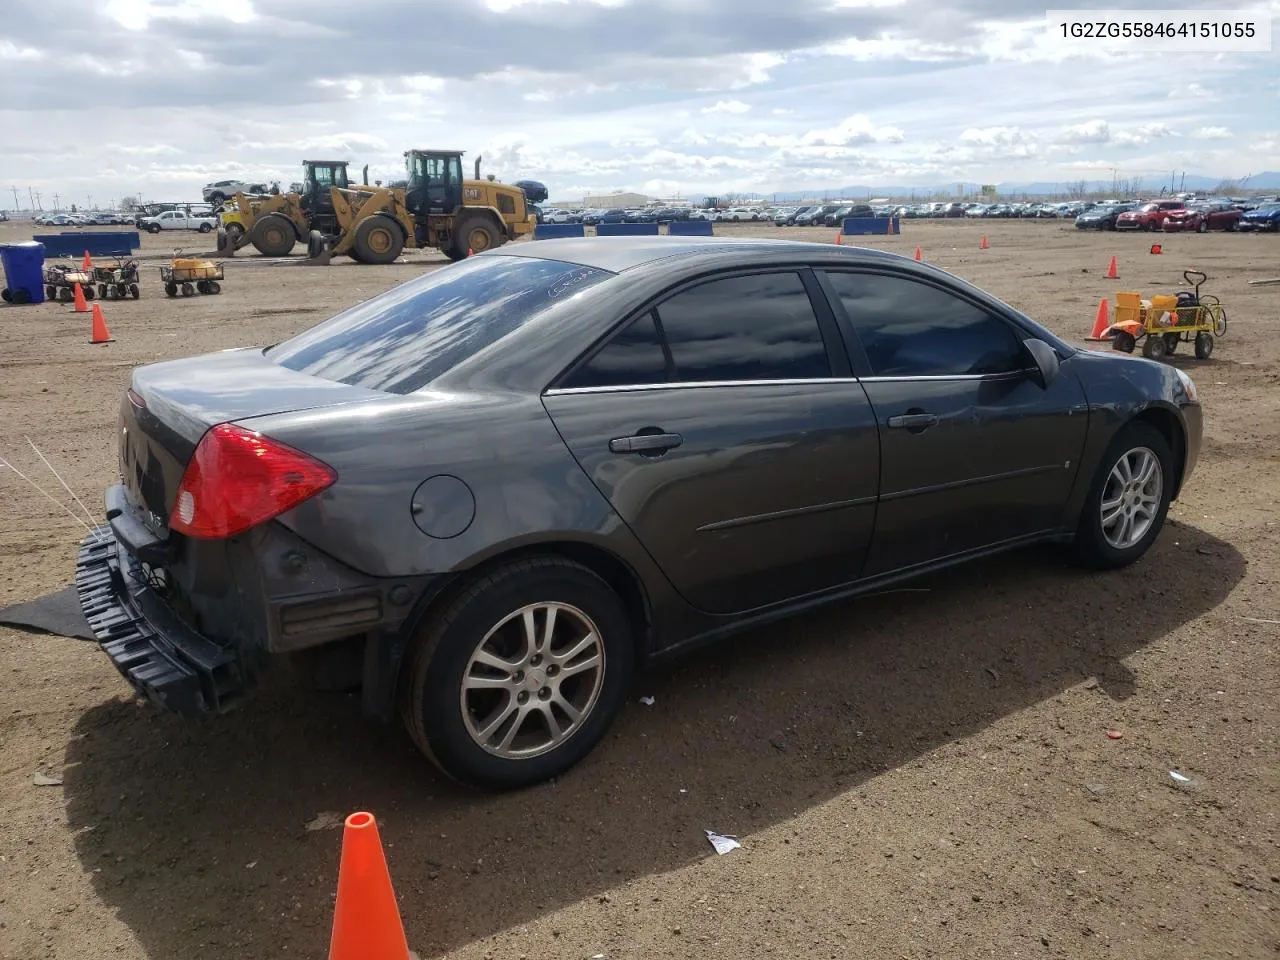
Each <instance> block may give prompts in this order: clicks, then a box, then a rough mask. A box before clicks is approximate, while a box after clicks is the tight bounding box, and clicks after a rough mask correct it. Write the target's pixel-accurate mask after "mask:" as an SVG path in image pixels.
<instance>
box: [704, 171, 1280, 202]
mask: <svg viewBox="0 0 1280 960" xmlns="http://www.w3.org/2000/svg"><path fill="white" fill-rule="evenodd" d="M1125 179H1126V177H1120V180H1121V181H1122V182H1123V181H1124V180H1125ZM1127 179H1128V180H1129V182H1130V183H1132V182H1133V181H1134V180H1135V179H1140V180H1141V185H1142V187H1141V190H1139V191H1134V192H1138V193H1143V194H1147V193H1158V192H1159V191H1160V188H1161V187H1162V186H1163V187H1168V185H1169V181H1168V180H1161V179H1159V178H1157V177H1141V178H1135V177H1133V176H1129V177H1127ZM1242 180H1243V178H1239V179H1235V180H1232V179H1231V178H1228V177H1204V176H1199V175H1193V174H1187V176H1186V177H1185V178H1183V177H1182V175H1181V174H1179V175H1178V182H1177V183H1176V184H1175V189H1174V192H1175V193H1180V192H1182V191H1184V190H1196V191H1203V190H1212V189H1214V188H1215V187H1217V186H1218V184H1220V183H1222V182H1223V181H1229V182H1232V183H1236V184H1239V189H1240V190H1241V191H1245V192H1250V193H1252V192H1257V191H1259V190H1266V191H1273V190H1280V172H1275V171H1266V172H1264V173H1257V174H1254V175H1253V176H1251V177H1249V179H1248V181H1247V182H1241V181H1242ZM1074 182H1075V181H1057V182H1051V181H1043V180H1041V181H1033V182H1030V183H998V184H996V192H997V193H998V194H999V195H1001V196H1021V195H1023V194H1026V195H1027V196H1032V197H1034V196H1052V195H1058V194H1065V193H1066V192H1067V184H1068V183H1074ZM1111 188H1112V181H1111V180H1110V178H1108V179H1106V180H1090V181H1086V182H1085V192H1087V193H1109V192H1110V191H1111ZM981 189H982V186H981V184H977V183H962V182H952V183H946V184H935V185H932V186H914V187H912V186H904V185H902V184H880V185H878V186H867V185H865V184H859V185H855V186H845V187H831V188H830V189H826V190H779V191H778V192H777V193H759V194H735V196H736V197H737V198H739V199H748V200H749V199H757V200H778V201H786V200H804V199H806V198H815V197H839V198H848V199H858V198H870V197H894V198H901V197H910V196H912V195H915V196H918V197H929V196H934V195H939V196H956V195H958V194H965V195H972V194H976V193H978V192H979V191H980V190H981ZM691 199H694V200H702V199H705V198H703V197H694V198H691Z"/></svg>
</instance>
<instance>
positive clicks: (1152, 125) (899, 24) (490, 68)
mask: <svg viewBox="0 0 1280 960" xmlns="http://www.w3.org/2000/svg"><path fill="white" fill-rule="evenodd" d="M1166 2H1168V0H1166ZM1099 5H1100V4H1083V6H1085V7H1095V6H1099ZM1122 5H1124V6H1131V5H1134V4H1131V3H1129V2H1125V3H1123V4H1122ZM3 6H4V14H5V15H4V24H5V30H4V32H0V125H2V126H0V129H2V130H3V131H4V133H3V139H0V143H2V144H3V148H2V149H0V161H2V162H3V165H2V166H0V208H3V207H11V206H13V193H12V192H11V191H12V188H15V187H16V188H18V191H19V197H20V200H21V203H22V205H23V206H27V205H28V199H27V196H28V190H35V191H39V192H40V193H41V195H42V200H43V206H45V207H46V208H48V207H51V206H52V197H53V195H54V194H55V193H56V194H57V195H58V196H59V198H60V199H61V201H62V205H63V206H67V205H68V204H69V203H70V202H76V203H78V204H80V205H86V204H87V202H88V201H89V199H90V198H92V200H93V202H94V203H95V204H96V205H102V204H103V202H104V201H107V202H109V201H114V200H115V199H116V198H118V197H119V196H121V195H125V194H131V193H141V194H142V195H143V196H144V198H147V199H180V198H184V197H191V198H198V195H199V188H200V187H201V185H203V184H204V183H207V182H209V181H212V180H218V179H227V178H232V177H241V176H243V177H245V178H246V179H254V180H270V179H278V180H280V181H281V182H282V186H285V187H287V185H288V183H289V182H290V181H292V180H296V179H298V178H299V177H298V173H297V168H298V164H299V162H300V161H301V160H302V159H303V158H304V157H305V158H326V159H327V158H335V159H350V160H352V161H354V162H355V163H356V164H357V166H359V165H363V164H365V163H368V164H370V165H371V172H372V175H375V176H379V177H383V178H393V177H396V176H398V175H399V173H400V171H401V169H402V164H403V161H402V156H401V155H402V152H403V151H404V150H405V149H407V148H409V147H446V148H452V149H460V150H464V151H466V155H467V163H468V166H469V164H470V161H471V160H473V159H474V158H475V156H476V155H477V154H483V157H484V170H485V172H488V173H495V174H497V175H498V176H499V177H501V178H502V179H504V180H508V181H511V180H516V179H522V178H531V179H536V180H541V181H543V182H545V183H546V184H547V185H548V186H549V188H550V189H551V193H552V197H553V198H561V199H570V198H574V197H580V196H582V195H583V194H584V193H586V192H602V191H607V190H614V189H632V190H639V191H643V192H646V193H650V194H654V195H663V196H667V195H690V194H701V193H707V192H711V193H719V192H731V191H733V192H748V191H758V192H762V193H765V194H768V193H769V192H772V191H777V190H809V189H812V190H820V189H822V188H834V187H840V186H843V185H852V184H869V185H885V184H907V185H920V186H924V185H933V184H943V183H953V182H956V181H961V180H963V181H969V182H980V183H992V182H994V183H1001V182H1003V183H1010V182H1025V181H1032V180H1038V181H1045V180H1048V181H1073V180H1077V179H1083V178H1097V179H1102V180H1107V181H1109V180H1111V178H1112V176H1113V171H1114V172H1115V175H1119V176H1127V177H1133V176H1141V177H1145V178H1146V182H1147V183H1148V184H1153V183H1155V182H1156V181H1157V180H1159V179H1161V178H1167V177H1168V172H1169V171H1170V170H1173V169H1178V170H1186V171H1188V172H1190V173H1201V174H1205V175H1209V176H1215V177H1216V176H1222V177H1241V176H1244V175H1247V174H1250V173H1258V172H1260V171H1263V170H1268V169H1269V170H1277V169H1280V48H1273V50H1272V52H1270V53H1223V54H1213V53H1199V54H1187V55H1184V56H1181V57H1175V56H1171V55H1167V54H1165V55H1151V54H1147V55H1129V56H1119V57H1117V56H1116V55H1115V54H1114V53H1112V52H1107V51H1103V50H1091V49H1087V48H1082V47H1080V46H1071V47H1068V46H1067V45H1065V44H1064V43H1063V42H1062V41H1060V40H1055V39H1053V38H1052V37H1050V36H1049V35H1047V33H1046V31H1045V20H1044V17H1045V8H1044V6H1039V5H1036V4H1035V3H1031V2H1026V0H953V2H952V3H950V4H938V3H936V2H933V0H3ZM1054 6H1057V7H1074V6H1079V5H1077V4H1071V3H1066V2H1059V3H1056V4H1054ZM1107 6H1109V7H1114V6H1116V4H1115V3H1112V4H1108V5H1107ZM1193 6H1194V7H1195V8H1197V9H1205V8H1210V7H1221V6H1231V7H1235V8H1237V9H1242V8H1247V7H1250V6H1252V8H1253V9H1255V10H1262V11H1269V12H1270V13H1271V14H1272V15H1273V16H1274V15H1275V14H1280V0H1238V2H1235V3H1230V4H1218V3H1211V2H1208V0H1199V2H1196V3H1194V4H1193ZM1277 42H1280V38H1278V39H1277Z"/></svg>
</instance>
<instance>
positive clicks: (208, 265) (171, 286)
mask: <svg viewBox="0 0 1280 960" xmlns="http://www.w3.org/2000/svg"><path fill="white" fill-rule="evenodd" d="M160 279H161V280H163V281H164V292H165V294H166V295H167V296H170V297H176V296H177V295H178V294H179V293H181V294H182V295H183V296H184V297H190V296H194V295H195V294H196V293H197V292H199V293H207V294H215V293H221V292H222V284H221V283H219V282H218V281H220V280H222V279H224V278H223V275H222V264H220V263H214V262H213V261H212V260H195V259H190V258H184V257H175V258H174V259H173V260H172V261H170V262H169V264H168V265H167V266H162V267H161V268H160Z"/></svg>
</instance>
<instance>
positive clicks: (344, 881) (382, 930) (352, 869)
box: [329, 813, 409, 960]
mask: <svg viewBox="0 0 1280 960" xmlns="http://www.w3.org/2000/svg"><path fill="white" fill-rule="evenodd" d="M329 960H409V943H408V941H407V940H406V939H405V935H404V925H403V924H402V923H401V922H400V908H399V907H398V906H397V905H396V894H395V890H393V889H392V887H391V874H390V873H388V872H387V860H386V857H385V856H383V853H382V841H381V839H379V837H378V824H377V821H376V820H374V818H373V814H372V813H353V814H351V816H349V817H347V822H346V825H345V826H344V828H343V834H342V859H341V860H340V861H339V864H338V899H337V902H336V903H335V904H334V907H333V935H332V937H331V938H330V940H329Z"/></svg>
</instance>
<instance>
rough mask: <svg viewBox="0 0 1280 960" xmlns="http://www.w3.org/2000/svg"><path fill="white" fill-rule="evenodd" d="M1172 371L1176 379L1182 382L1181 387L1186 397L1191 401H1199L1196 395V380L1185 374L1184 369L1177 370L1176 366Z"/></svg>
mask: <svg viewBox="0 0 1280 960" xmlns="http://www.w3.org/2000/svg"><path fill="white" fill-rule="evenodd" d="M1173 372H1174V373H1176V374H1177V375H1178V380H1179V381H1180V382H1181V383H1182V389H1183V390H1185V391H1186V393H1187V397H1188V399H1190V400H1191V402H1192V403H1199V402H1200V400H1199V397H1198V396H1197V395H1196V382H1195V381H1194V380H1192V379H1191V378H1190V377H1189V376H1187V374H1186V372H1185V371H1183V370H1179V369H1178V368H1177V367H1174V368H1173Z"/></svg>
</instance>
